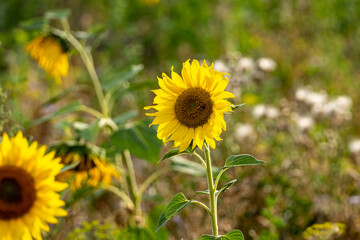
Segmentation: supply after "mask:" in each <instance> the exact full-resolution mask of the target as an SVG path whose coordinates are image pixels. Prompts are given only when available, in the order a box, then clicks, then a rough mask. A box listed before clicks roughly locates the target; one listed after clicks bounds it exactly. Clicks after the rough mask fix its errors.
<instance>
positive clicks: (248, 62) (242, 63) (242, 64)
mask: <svg viewBox="0 0 360 240" xmlns="http://www.w3.org/2000/svg"><path fill="white" fill-rule="evenodd" d="M238 67H239V68H240V69H241V70H244V71H249V72H251V71H253V70H254V69H255V63H254V60H253V59H251V58H248V57H242V58H240V60H239V62H238Z"/></svg>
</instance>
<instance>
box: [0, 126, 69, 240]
mask: <svg viewBox="0 0 360 240" xmlns="http://www.w3.org/2000/svg"><path fill="white" fill-rule="evenodd" d="M45 151H46V146H42V147H40V148H38V144H37V142H33V143H32V144H31V145H30V146H29V144H28V141H27V140H26V138H24V137H23V135H22V133H21V132H19V133H18V134H17V135H16V137H14V138H11V139H9V137H8V136H7V135H6V134H4V135H3V138H2V142H1V144H0V233H1V234H0V239H1V240H12V239H33V238H35V239H42V237H41V230H44V231H49V227H48V225H47V223H52V224H53V223H57V219H56V217H59V216H66V214H67V213H66V211H65V210H63V209H62V208H61V206H63V205H64V202H63V201H62V200H61V199H60V195H59V194H57V193H56V192H57V191H61V190H63V189H65V188H66V187H67V184H65V183H60V182H57V181H55V175H57V174H58V173H59V171H60V170H61V168H62V167H63V165H61V164H60V158H54V154H55V153H54V152H51V153H48V154H45Z"/></svg>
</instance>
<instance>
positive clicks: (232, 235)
mask: <svg viewBox="0 0 360 240" xmlns="http://www.w3.org/2000/svg"><path fill="white" fill-rule="evenodd" d="M200 240H244V235H243V234H242V232H241V231H239V230H232V231H230V232H228V233H227V234H225V235H222V236H219V237H215V236H211V235H203V236H201V238H200Z"/></svg>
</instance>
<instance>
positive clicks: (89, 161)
mask: <svg viewBox="0 0 360 240" xmlns="http://www.w3.org/2000/svg"><path fill="white" fill-rule="evenodd" d="M54 148H55V149H56V155H57V156H59V157H61V163H63V164H65V165H70V164H74V163H78V164H77V165H76V166H75V167H74V168H72V169H70V170H68V171H65V172H63V173H61V174H59V175H58V180H59V181H69V180H70V182H71V189H72V190H75V189H79V188H81V187H82V186H93V187H96V186H98V184H99V183H102V184H103V185H105V186H107V185H109V184H110V183H111V182H112V180H113V177H119V172H118V171H117V170H116V169H115V168H114V167H113V166H111V165H110V164H108V163H107V162H106V161H105V160H104V159H105V157H104V153H103V151H101V149H100V148H98V147H96V146H94V145H91V144H89V143H80V142H76V141H68V142H64V143H61V144H59V145H57V146H54Z"/></svg>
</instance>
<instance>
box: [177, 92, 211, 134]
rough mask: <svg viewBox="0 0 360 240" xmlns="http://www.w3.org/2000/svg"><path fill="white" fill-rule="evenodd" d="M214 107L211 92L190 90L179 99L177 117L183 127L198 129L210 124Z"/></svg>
mask: <svg viewBox="0 0 360 240" xmlns="http://www.w3.org/2000/svg"><path fill="white" fill-rule="evenodd" d="M213 105H214V103H213V101H212V100H211V96H210V93H209V92H207V91H205V90H204V89H202V88H189V89H186V90H185V91H184V92H183V93H181V94H180V95H179V97H178V98H177V100H176V103H175V115H176V118H177V119H178V120H179V121H180V122H181V123H182V124H183V125H185V126H187V127H189V128H197V127H199V126H203V125H204V124H206V123H207V122H208V120H209V119H210V117H211V114H212V112H213Z"/></svg>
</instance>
